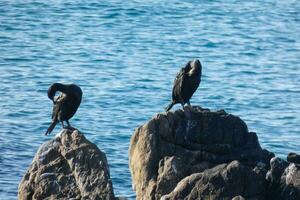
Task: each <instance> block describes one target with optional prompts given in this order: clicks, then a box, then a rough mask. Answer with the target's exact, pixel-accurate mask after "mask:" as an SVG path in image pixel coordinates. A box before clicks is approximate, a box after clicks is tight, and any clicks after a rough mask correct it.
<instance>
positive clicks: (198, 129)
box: [129, 107, 274, 200]
mask: <svg viewBox="0 0 300 200" xmlns="http://www.w3.org/2000/svg"><path fill="white" fill-rule="evenodd" d="M273 156H274V154H272V153H270V152H268V151H267V150H264V149H262V148H261V147H260V144H259V142H258V139H257V136H256V134H255V133H253V132H249V131H248V128H247V125H246V124H245V123H244V121H242V120H241V119H240V118H239V117H237V116H234V115H231V114H227V113H226V112H225V111H223V110H221V111H217V112H212V111H210V110H208V109H202V108H200V107H192V108H188V107H186V108H185V110H184V111H182V110H176V111H175V112H168V113H163V114H158V115H157V116H155V117H154V118H153V119H151V120H150V121H149V122H147V123H146V124H144V125H143V126H141V127H139V128H138V129H136V131H135V133H134V134H133V136H132V138H131V142H130V149H129V166H130V171H131V175H132V180H133V187H134V189H135V191H136V195H137V199H145V200H148V199H160V198H161V197H162V196H164V198H167V199H168V198H169V199H181V198H183V199H184V198H187V199H194V198H196V197H197V199H201V198H204V199H205V198H207V197H208V196H207V195H208V194H209V195H210V196H211V198H210V199H219V198H223V197H224V199H227V198H228V199H232V198H235V197H236V196H237V197H236V198H242V197H244V198H247V197H255V198H261V196H262V195H263V194H264V191H263V188H264V186H263V185H265V182H264V178H262V177H264V176H265V173H266V171H267V169H268V168H269V161H270V159H271V158H272V157H273ZM232 161H234V162H233V163H231V162H232ZM224 163H225V164H224ZM226 163H227V164H226ZM211 172H213V174H212V175H211V174H210V173H211ZM239 172H240V173H241V174H242V175H238V174H235V173H239ZM225 174H228V175H230V177H227V176H226V175H225ZM231 176H232V177H231ZM251 177H252V178H251ZM235 179H236V181H235ZM243 180H246V182H243ZM251 180H252V181H251ZM214 181H215V182H214ZM219 181H221V182H219ZM256 181H258V183H259V184H258V183H256ZM221 183H222V184H224V186H225V185H226V187H224V188H223V189H222V184H221ZM245 183H247V185H249V186H247V185H245ZM202 184H207V187H205V186H201V185H202ZM220 184H221V185H220ZM256 184H257V185H256ZM233 187H234V188H233ZM259 187H262V188H259ZM202 190H203V191H202ZM223 190H224V191H223ZM177 191H180V192H177ZM200 191H201V192H200ZM177 195H179V196H180V198H179V196H177ZM239 196H240V197H239Z"/></svg>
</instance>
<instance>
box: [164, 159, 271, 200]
mask: <svg viewBox="0 0 300 200" xmlns="http://www.w3.org/2000/svg"><path fill="white" fill-rule="evenodd" d="M265 184H266V182H265V179H264V176H263V175H262V174H258V173H257V172H256V171H255V170H253V169H252V168H251V167H248V166H245V165H243V164H241V163H240V162H238V161H232V162H231V163H229V164H221V165H217V166H216V167H214V168H211V169H207V170H205V171H204V172H201V173H195V174H192V175H190V176H188V177H186V178H185V179H183V180H182V181H181V182H179V183H178V185H177V186H176V188H175V189H174V190H173V191H172V192H171V193H170V194H168V195H165V196H163V197H162V199H164V200H176V199H224V200H231V199H243V198H242V197H236V196H239V195H242V196H245V197H247V199H251V198H253V199H263V198H264V192H265V191H264V187H265Z"/></svg>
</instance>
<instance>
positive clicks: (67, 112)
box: [45, 83, 82, 135]
mask: <svg viewBox="0 0 300 200" xmlns="http://www.w3.org/2000/svg"><path fill="white" fill-rule="evenodd" d="M58 91H59V92H61V94H60V95H59V96H58V97H57V98H55V99H54V96H55V93H56V92H58ZM48 98H49V99H51V100H52V101H53V111H52V123H51V125H50V126H49V128H48V130H47V132H46V133H45V135H47V134H50V133H51V131H52V130H53V129H54V127H55V125H56V124H57V123H58V122H61V124H62V127H63V128H65V127H64V121H66V122H67V124H68V126H69V127H71V125H70V123H69V119H71V118H72V117H73V115H74V114H75V113H76V111H77V109H78V107H79V105H80V103H81V98H82V90H81V89H80V87H79V86H77V85H75V84H61V83H54V84H52V85H51V86H50V87H49V89H48Z"/></svg>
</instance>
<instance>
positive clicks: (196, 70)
mask: <svg viewBox="0 0 300 200" xmlns="http://www.w3.org/2000/svg"><path fill="white" fill-rule="evenodd" d="M187 65H189V71H188V74H189V75H193V74H201V71H202V65H201V63H200V61H199V60H198V59H195V60H191V61H189V62H188V63H187Z"/></svg>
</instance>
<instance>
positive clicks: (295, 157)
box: [287, 153, 300, 164]
mask: <svg viewBox="0 0 300 200" xmlns="http://www.w3.org/2000/svg"><path fill="white" fill-rule="evenodd" d="M287 161H288V162H291V163H296V164H300V155H299V154H296V153H289V154H288V156H287Z"/></svg>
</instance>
